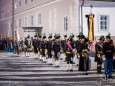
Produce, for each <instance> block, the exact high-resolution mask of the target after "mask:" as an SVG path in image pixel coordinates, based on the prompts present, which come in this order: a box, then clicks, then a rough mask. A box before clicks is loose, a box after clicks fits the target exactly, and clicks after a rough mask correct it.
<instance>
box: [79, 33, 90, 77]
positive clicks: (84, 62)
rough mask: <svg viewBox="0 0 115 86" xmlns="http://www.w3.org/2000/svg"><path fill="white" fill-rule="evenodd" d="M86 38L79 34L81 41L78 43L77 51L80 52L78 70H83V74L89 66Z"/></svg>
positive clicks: (85, 73)
mask: <svg viewBox="0 0 115 86" xmlns="http://www.w3.org/2000/svg"><path fill="white" fill-rule="evenodd" d="M87 42H88V40H87V39H86V38H85V36H84V35H82V36H81V43H80V45H79V49H78V52H79V54H80V60H79V71H84V73H83V75H87V74H88V73H87V71H88V70H89V69H90V68H89V49H88V44H87Z"/></svg>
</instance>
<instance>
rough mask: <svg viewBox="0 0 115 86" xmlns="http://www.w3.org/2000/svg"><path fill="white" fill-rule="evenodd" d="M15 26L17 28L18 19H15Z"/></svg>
mask: <svg viewBox="0 0 115 86" xmlns="http://www.w3.org/2000/svg"><path fill="white" fill-rule="evenodd" d="M14 28H15V29H16V28H17V20H16V19H15V20H14Z"/></svg>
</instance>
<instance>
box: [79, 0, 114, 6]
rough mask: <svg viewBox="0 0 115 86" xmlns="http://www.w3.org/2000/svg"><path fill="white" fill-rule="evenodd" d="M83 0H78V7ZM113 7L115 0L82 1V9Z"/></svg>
mask: <svg viewBox="0 0 115 86" xmlns="http://www.w3.org/2000/svg"><path fill="white" fill-rule="evenodd" d="M82 3H83V0H80V5H81V4H82ZM91 5H92V6H93V7H115V0H84V5H83V6H84V7H90V6H91Z"/></svg>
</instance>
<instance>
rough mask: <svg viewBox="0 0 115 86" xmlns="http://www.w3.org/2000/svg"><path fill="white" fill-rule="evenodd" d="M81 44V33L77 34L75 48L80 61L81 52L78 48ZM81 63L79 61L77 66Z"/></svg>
mask: <svg viewBox="0 0 115 86" xmlns="http://www.w3.org/2000/svg"><path fill="white" fill-rule="evenodd" d="M80 44H81V40H80V35H78V36H77V40H76V42H75V48H76V51H77V52H76V56H77V58H78V62H79V59H80V55H79V52H78V49H79V46H80ZM78 65H79V63H77V66H78Z"/></svg>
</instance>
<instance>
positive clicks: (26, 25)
mask: <svg viewBox="0 0 115 86" xmlns="http://www.w3.org/2000/svg"><path fill="white" fill-rule="evenodd" d="M25 18H26V20H25ZM24 26H25V27H28V16H25V17H24Z"/></svg>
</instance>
